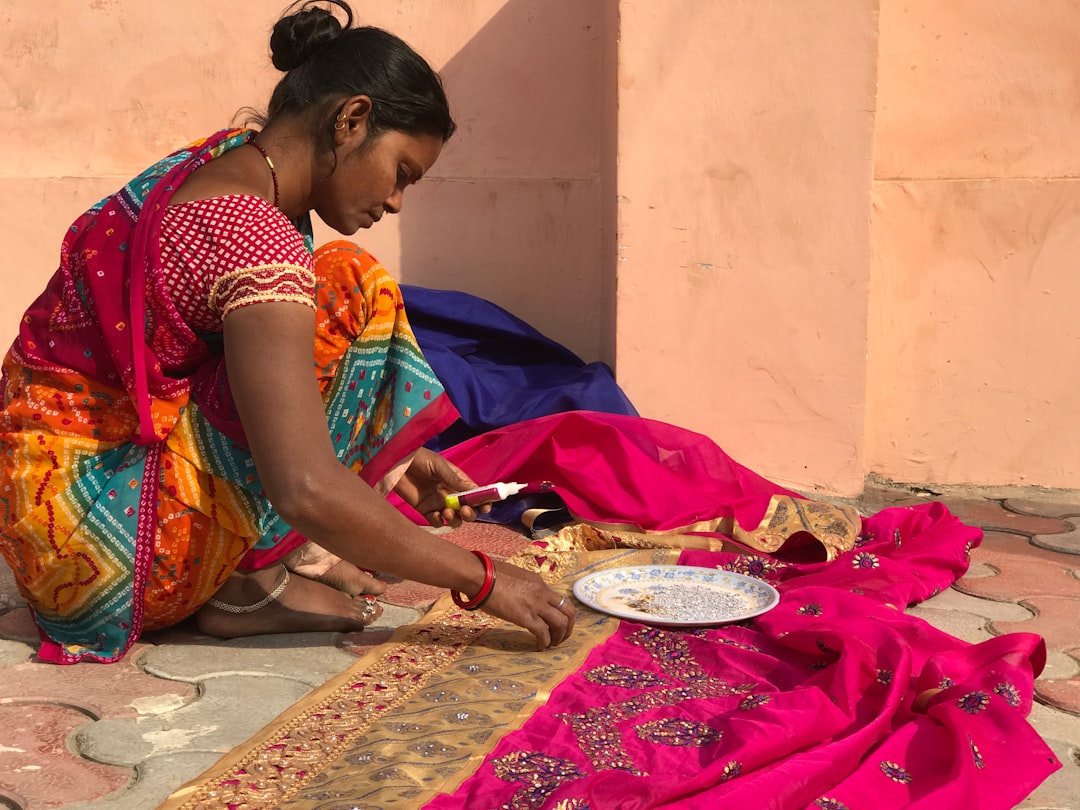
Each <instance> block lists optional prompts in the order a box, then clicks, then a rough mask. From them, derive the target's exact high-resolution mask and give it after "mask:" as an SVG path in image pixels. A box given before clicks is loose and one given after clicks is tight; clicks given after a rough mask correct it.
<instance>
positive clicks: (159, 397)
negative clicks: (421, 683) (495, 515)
mask: <svg viewBox="0 0 1080 810" xmlns="http://www.w3.org/2000/svg"><path fill="white" fill-rule="evenodd" d="M330 2H331V3H332V4H333V5H335V6H337V7H338V8H339V9H340V10H341V11H343V12H344V13H345V15H346V17H347V20H346V23H345V24H344V25H342V24H341V22H340V21H339V20H338V19H337V18H336V17H335V16H334V15H333V14H332V13H331V12H330V11H327V10H326V9H323V8H320V7H315V6H312V4H311V3H310V2H305V3H303V4H302V5H301V6H300V8H299V9H298V10H295V11H294V12H293V13H287V14H286V16H284V17H282V19H281V20H279V21H278V23H277V25H276V26H275V28H274V31H273V34H272V37H271V41H270V45H271V51H272V54H273V62H274V65H275V67H277V68H278V69H280V70H282V71H284V72H285V76H284V78H283V79H282V80H281V82H280V83H279V84H278V86H277V88H276V89H275V90H274V93H273V95H272V97H271V100H270V104H269V107H268V110H267V115H266V118H265V120H264V121H262V124H263V126H262V127H261V129H260V130H259V131H258V132H257V133H256V132H254V131H251V130H236V131H225V132H219V133H217V134H215V135H213V136H211V137H210V138H208V139H206V140H204V141H200V142H198V143H195V144H192V145H191V146H189V147H187V148H185V149H183V150H181V151H179V152H176V153H175V154H173V155H170V156H169V157H167V158H165V159H164V160H162V161H160V162H159V163H158V164H156V165H155V166H153V167H151V168H150V169H148V170H147V171H146V172H144V173H143V174H142V175H140V176H139V177H137V178H135V179H134V180H133V181H132V182H131V183H129V184H128V185H127V186H125V187H124V188H123V189H121V190H120V191H119V192H118V193H117V194H115V195H113V196H111V197H109V198H107V199H105V200H104V201H102V202H101V203H99V204H98V205H97V206H95V207H94V208H92V209H90V210H89V211H88V212H87V213H86V214H84V215H83V216H82V217H80V218H79V219H78V220H77V221H76V222H75V223H74V225H72V227H71V229H70V230H69V233H68V234H67V237H66V238H65V240H64V244H63V248H62V251H61V265H60V268H59V270H58V271H57V273H56V274H55V275H54V277H53V278H52V280H51V281H50V283H49V285H48V288H47V289H46V291H45V292H44V293H43V294H42V295H41V296H40V297H39V298H38V300H37V301H35V302H34V304H33V305H32V306H31V307H30V309H29V310H28V311H27V313H26V315H25V316H24V318H23V321H22V324H21V328H20V334H19V337H18V338H17V340H16V342H15V344H14V345H13V347H12V349H11V351H10V352H9V354H8V356H7V358H6V360H5V363H4V378H3V383H2V389H0V393H2V395H3V403H2V404H3V407H4V410H3V412H2V414H0V447H2V449H3V465H2V468H0V497H2V500H3V507H4V515H3V531H2V533H0V552H2V553H3V555H4V557H5V558H6V560H7V561H8V563H9V565H10V566H11V567H12V569H13V570H14V571H15V574H16V577H17V579H18V581H19V584H20V589H21V590H22V592H23V595H24V596H25V597H26V598H27V600H28V601H29V602H30V604H31V606H32V607H33V610H34V614H35V619H36V620H37V622H38V625H39V628H40V630H41V633H42V638H43V645H42V648H41V656H42V657H43V658H45V659H47V660H52V661H57V662H65V663H70V662H74V661H79V660H82V659H84V658H86V659H91V660H98V661H114V660H117V659H118V658H120V657H121V656H123V654H124V652H125V650H127V649H128V648H129V647H130V645H131V644H132V643H133V642H134V640H135V639H136V638H138V636H139V634H140V633H141V632H142V631H144V630H151V629H156V628H160V627H164V626H167V625H170V624H173V623H175V622H177V621H180V620H182V619H184V618H186V617H188V616H190V615H192V614H195V615H196V619H197V622H198V625H199V627H200V628H201V629H202V630H203V631H204V632H207V633H210V634H213V635H217V636H222V637H234V636H243V635H251V634H259V633H272V632H295V631H302V630H314V629H322V630H352V629H357V628H360V627H362V626H364V625H365V624H367V623H369V622H370V621H371V620H372V619H373V618H374V617H375V615H376V614H377V610H378V609H377V608H376V607H375V605H374V594H377V593H379V592H381V591H382V590H383V589H384V587H385V586H384V585H382V583H380V582H378V581H377V580H374V579H373V578H371V577H370V576H367V575H366V574H364V573H363V572H362V571H361V570H360V569H359V568H357V566H364V567H366V568H369V569H373V570H379V571H386V572H390V573H393V574H397V575H400V576H402V577H405V578H408V579H413V580H417V581H420V582H425V583H429V584H433V585H438V586H442V587H446V588H450V589H452V590H453V591H454V592H455V599H456V600H457V601H458V603H459V604H460V605H462V606H464V607H466V608H469V609H475V608H477V607H480V606H481V605H482V607H483V609H484V610H486V611H488V612H490V613H492V614H494V615H496V616H499V617H502V618H505V619H507V620H509V621H512V622H515V623H516V624H518V625H520V626H522V627H524V628H526V629H528V630H529V631H530V632H531V633H532V634H533V635H534V636H535V637H536V643H537V646H538V648H541V649H543V648H546V647H548V646H549V645H552V644H558V643H560V642H561V641H562V640H563V639H564V638H566V636H567V635H568V634H569V633H570V632H571V630H572V628H573V612H572V609H571V607H570V606H569V605H568V604H567V603H566V600H565V599H561V598H560V597H559V595H558V594H556V593H555V592H553V591H552V590H550V589H549V588H548V587H547V586H545V585H544V584H543V582H542V581H541V580H540V578H539V577H537V576H535V575H533V574H530V573H527V572H524V571H521V570H520V569H517V568H515V567H513V566H508V565H505V564H501V563H494V564H493V563H492V562H491V561H490V560H489V559H487V558H486V557H485V556H484V555H482V554H475V553H470V552H469V551H467V550H464V549H461V548H459V547H457V546H455V545H453V544H451V543H448V542H445V541H444V540H441V539H440V538H438V537H437V536H435V535H433V534H431V533H429V532H427V531H425V530H423V529H422V528H420V527H418V526H416V525H414V524H413V523H412V522H410V521H409V520H408V519H406V518H405V517H404V516H402V515H401V514H400V513H399V512H398V511H397V510H396V509H395V508H393V507H392V506H391V505H389V504H388V503H387V502H386V500H385V499H384V497H383V496H384V495H385V494H386V493H387V492H388V491H389V490H390V489H393V490H394V491H395V492H396V493H397V494H398V495H400V496H401V497H402V498H403V499H404V501H405V502H406V503H408V504H410V505H411V506H413V507H414V508H415V509H417V510H418V511H419V512H420V513H421V514H423V515H424V516H425V517H427V518H428V519H429V520H430V521H431V523H432V524H433V525H443V524H444V523H451V524H455V523H456V522H457V521H458V520H459V519H465V520H471V519H473V518H475V516H476V513H475V511H474V510H472V509H470V508H468V507H463V508H462V509H461V510H460V512H458V513H455V512H453V511H450V510H448V509H446V508H445V496H446V494H448V493H450V492H453V491H455V490H460V489H465V488H469V487H471V486H474V485H475V484H474V482H473V481H472V480H470V479H469V478H468V477H467V476H466V475H465V474H464V473H463V472H462V471H461V470H459V469H458V468H456V467H454V466H453V465H451V464H449V463H448V462H446V461H445V460H444V459H442V458H441V457H439V456H438V455H436V454H434V453H432V452H430V451H427V450H425V449H423V448H422V445H423V444H424V442H426V441H427V440H428V439H430V438H431V437H432V436H434V435H435V434H436V433H437V432H438V431H439V430H440V429H442V428H443V427H445V426H446V425H447V424H449V423H450V422H451V421H453V419H454V417H455V413H454V410H453V407H452V406H451V405H450V404H449V403H448V401H447V400H446V398H445V396H443V394H442V389H441V386H439V384H438V380H437V378H436V377H435V375H434V374H433V373H431V371H430V369H429V368H428V367H427V365H426V363H425V362H424V361H423V357H422V355H421V354H420V352H419V350H418V348H417V346H416V343H415V341H414V340H413V338H412V334H411V332H410V330H409V327H408V322H407V321H406V319H405V316H404V310H403V307H402V303H401V297H400V293H399V292H398V290H397V287H396V285H395V284H394V282H393V281H392V280H391V279H390V278H389V277H388V276H387V275H386V274H385V271H384V270H383V269H382V268H381V267H380V266H379V265H378V264H377V263H376V262H375V261H374V260H373V259H372V258H371V257H370V256H368V255H367V254H365V253H364V252H363V251H361V250H359V249H358V248H356V247H355V246H354V245H351V244H349V243H346V242H336V243H332V244H331V245H328V246H326V247H324V248H322V249H320V250H319V251H317V252H314V255H312V251H311V248H312V245H311V235H310V234H311V232H310V222H309V212H311V211H315V212H317V213H318V214H319V216H320V217H322V219H323V220H324V221H325V222H326V223H327V224H328V225H330V226H331V227H333V228H334V229H336V230H338V231H339V232H341V233H342V234H352V233H355V232H356V231H357V230H358V229H359V228H368V227H371V226H372V225H373V224H374V223H375V222H377V221H379V219H380V218H381V217H382V216H383V215H384V214H396V213H398V212H399V211H400V210H401V205H402V196H403V194H404V192H405V189H406V188H407V187H408V186H410V185H411V184H413V183H415V182H417V181H418V180H419V179H420V178H421V177H422V176H423V175H424V174H425V173H426V172H427V171H429V170H430V169H431V166H432V164H434V162H435V161H436V159H437V158H438V156H439V153H440V151H441V149H442V146H443V144H444V143H445V142H446V140H447V139H449V137H450V136H451V135H452V133H453V131H454V123H453V120H452V119H451V117H450V114H449V109H448V105H447V102H446V97H445V94H444V92H443V89H442V85H441V82H440V80H439V78H438V76H437V75H436V74H435V73H434V72H433V71H432V70H431V68H430V67H429V66H428V65H427V64H426V63H425V62H424V61H423V59H421V58H420V57H419V56H418V55H417V54H416V53H415V52H413V51H412V50H411V49H410V48H409V47H408V46H407V45H406V44H405V43H403V42H402V41H401V40H399V39H397V38H396V37H394V36H392V35H390V34H388V33H386V32H384V31H380V30H378V29H374V28H355V27H353V24H352V23H353V15H352V11H351V9H350V8H349V6H348V5H347V4H346V3H344V2H341V0H330ZM136 324H138V325H140V326H141V328H132V327H133V325H136ZM312 346H314V352H315V354H314V356H315V373H314V374H313V373H312ZM328 427H329V431H328ZM339 558H340V560H341V561H340V562H339ZM290 569H291V570H292V572H293V575H292V576H290Z"/></svg>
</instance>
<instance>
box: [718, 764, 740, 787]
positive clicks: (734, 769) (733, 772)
mask: <svg viewBox="0 0 1080 810" xmlns="http://www.w3.org/2000/svg"><path fill="white" fill-rule="evenodd" d="M740 773H742V763H741V762H739V761H738V760H737V759H733V760H731V762H729V763H728V764H727V765H725V766H724V773H723V774H721V776H720V781H721V782H727V781H728V780H729V779H734V778H735V777H736V776H738V775H739V774H740Z"/></svg>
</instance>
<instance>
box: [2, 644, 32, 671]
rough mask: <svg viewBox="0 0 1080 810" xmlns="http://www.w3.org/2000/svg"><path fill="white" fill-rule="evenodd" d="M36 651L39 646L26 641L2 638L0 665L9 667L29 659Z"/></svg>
mask: <svg viewBox="0 0 1080 810" xmlns="http://www.w3.org/2000/svg"><path fill="white" fill-rule="evenodd" d="M36 652H37V647H34V646H31V645H29V644H27V643H26V642H25V641H8V640H7V639H0V667H8V666H11V665H13V664H21V663H23V662H24V661H29V660H30V659H31V658H33V657H34V655H35V653H36Z"/></svg>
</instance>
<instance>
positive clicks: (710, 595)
mask: <svg viewBox="0 0 1080 810" xmlns="http://www.w3.org/2000/svg"><path fill="white" fill-rule="evenodd" d="M574 596H576V597H577V598H578V599H580V600H581V601H582V602H584V603H585V604H586V605H589V606H590V607H593V608H595V609H596V610H599V611H602V612H603V613H610V614H611V615H612V616H618V617H619V618H621V619H629V620H630V621H635V622H641V623H643V624H657V625H663V626H665V627H705V626H708V625H713V624H726V623H728V622H738V621H742V620H743V619H749V618H752V617H754V616H760V615H761V614H762V613H765V612H766V611H769V610H772V609H773V608H774V607H776V604H777V603H778V602H779V601H780V594H779V593H778V592H777V590H776V588H774V587H773V586H772V585H769V584H768V583H766V582H762V581H761V580H760V579H754V577H748V576H744V575H743V574H736V573H734V572H732V571H721V570H719V569H716V568H698V567H695V566H690V565H641V566H633V567H630V568H610V569H608V570H606V571H597V572H596V573H595V574H588V575H587V576H584V577H582V578H581V579H579V580H578V581H577V582H575V583H574Z"/></svg>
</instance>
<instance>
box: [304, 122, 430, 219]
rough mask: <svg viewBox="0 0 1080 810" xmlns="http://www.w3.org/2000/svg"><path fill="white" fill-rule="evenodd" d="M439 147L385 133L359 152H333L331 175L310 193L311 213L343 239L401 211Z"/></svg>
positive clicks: (414, 137) (419, 138)
mask: <svg viewBox="0 0 1080 810" xmlns="http://www.w3.org/2000/svg"><path fill="white" fill-rule="evenodd" d="M442 147H443V142H442V140H441V139H439V138H436V137H434V136H432V135H408V134H406V133H404V132H399V131H397V130H389V131H387V132H384V133H382V134H381V135H379V136H377V137H376V138H375V139H374V140H373V141H370V142H368V143H366V144H364V146H363V147H362V148H353V149H350V150H348V151H346V149H342V148H339V149H338V163H337V168H336V169H335V170H334V172H333V173H332V174H331V175H330V176H329V177H327V178H326V179H325V180H324V181H322V182H321V183H319V184H318V185H317V186H316V188H315V201H314V202H315V204H314V206H313V207H314V209H315V212H316V213H317V214H318V215H319V217H320V218H321V219H322V220H323V222H325V223H326V224H327V225H329V226H330V227H331V228H333V229H334V230H335V231H337V232H338V233H341V234H344V235H346V236H348V235H351V234H354V233H356V231H357V230H359V229H360V228H370V227H371V226H372V225H374V224H375V223H376V222H378V221H379V220H380V219H381V218H382V216H383V215H384V214H397V213H399V212H400V211H401V205H402V196H403V195H404V193H405V189H406V187H408V186H410V185H412V184H413V183H415V182H416V181H417V180H419V179H420V178H421V177H423V176H424V175H425V174H426V173H427V171H428V170H429V169H430V168H431V167H432V165H433V164H434V163H435V161H436V159H438V157H439V153H440V152H442Z"/></svg>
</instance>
